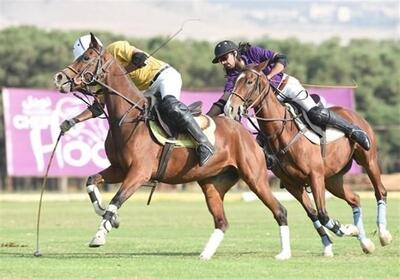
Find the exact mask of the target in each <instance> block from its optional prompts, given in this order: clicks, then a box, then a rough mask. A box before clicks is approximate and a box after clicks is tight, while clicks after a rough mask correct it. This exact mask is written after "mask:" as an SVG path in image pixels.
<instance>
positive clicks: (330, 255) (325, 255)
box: [324, 245, 333, 257]
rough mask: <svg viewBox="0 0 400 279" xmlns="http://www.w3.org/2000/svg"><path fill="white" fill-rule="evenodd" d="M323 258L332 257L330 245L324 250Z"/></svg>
mask: <svg viewBox="0 0 400 279" xmlns="http://www.w3.org/2000/svg"><path fill="white" fill-rule="evenodd" d="M324 257H333V250H332V245H328V246H326V247H325V248H324Z"/></svg>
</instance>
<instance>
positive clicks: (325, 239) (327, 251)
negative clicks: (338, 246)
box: [283, 182, 333, 257]
mask: <svg viewBox="0 0 400 279" xmlns="http://www.w3.org/2000/svg"><path fill="white" fill-rule="evenodd" d="M283 184H284V185H285V188H286V190H287V191H288V192H289V193H290V194H292V195H293V196H294V197H295V199H296V200H298V201H299V202H300V204H301V205H302V206H303V208H304V210H305V211H306V212H307V216H308V218H310V219H311V221H312V222H313V225H314V228H315V230H316V231H317V232H318V234H319V236H320V237H321V242H322V245H323V246H324V256H325V257H333V250H332V248H333V247H332V241H331V239H330V238H329V235H328V234H327V233H326V231H325V228H324V227H323V226H322V225H321V222H320V221H319V220H318V215H317V211H316V210H315V209H314V207H313V205H312V202H311V199H310V197H309V196H308V194H307V192H306V191H305V190H304V187H302V186H301V187H299V186H295V185H292V184H291V183H286V182H283Z"/></svg>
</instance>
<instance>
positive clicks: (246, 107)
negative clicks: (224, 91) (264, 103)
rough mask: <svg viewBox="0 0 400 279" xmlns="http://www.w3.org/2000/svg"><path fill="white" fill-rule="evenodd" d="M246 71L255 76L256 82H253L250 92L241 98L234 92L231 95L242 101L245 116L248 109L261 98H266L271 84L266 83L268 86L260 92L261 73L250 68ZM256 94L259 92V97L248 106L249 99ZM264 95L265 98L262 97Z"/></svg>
mask: <svg viewBox="0 0 400 279" xmlns="http://www.w3.org/2000/svg"><path fill="white" fill-rule="evenodd" d="M247 70H248V71H251V72H252V73H254V74H255V75H256V76H257V79H256V82H255V84H254V86H253V88H252V90H251V91H250V92H249V93H248V94H246V96H244V97H242V96H240V95H239V94H237V93H236V92H235V91H234V90H233V91H232V93H231V94H232V95H235V96H236V97H238V98H239V99H240V100H242V101H243V107H244V112H245V113H246V114H247V111H248V110H249V109H251V108H252V107H253V106H254V105H255V104H256V103H257V102H258V100H259V99H262V98H264V97H266V96H267V95H268V93H269V90H270V87H271V84H270V83H268V86H266V87H264V88H263V89H262V90H261V82H260V78H261V75H262V74H263V73H262V72H258V71H256V70H254V69H251V68H248V69H247ZM257 89H258V90H257ZM257 92H260V93H259V96H257V98H256V99H255V100H254V101H253V102H252V103H251V104H249V103H250V101H251V99H252V97H253V95H254V94H255V93H257ZM264 94H265V96H264Z"/></svg>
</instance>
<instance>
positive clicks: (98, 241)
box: [89, 231, 106, 248]
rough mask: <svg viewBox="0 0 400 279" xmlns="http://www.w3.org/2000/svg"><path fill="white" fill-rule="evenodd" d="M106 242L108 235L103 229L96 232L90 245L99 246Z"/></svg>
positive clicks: (92, 246)
mask: <svg viewBox="0 0 400 279" xmlns="http://www.w3.org/2000/svg"><path fill="white" fill-rule="evenodd" d="M104 244H106V236H105V234H104V233H103V232H102V231H99V232H97V233H96V235H95V236H94V237H93V239H92V241H90V243H89V247H91V248H97V247H100V246H103V245H104Z"/></svg>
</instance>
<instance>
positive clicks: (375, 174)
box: [355, 150, 393, 246]
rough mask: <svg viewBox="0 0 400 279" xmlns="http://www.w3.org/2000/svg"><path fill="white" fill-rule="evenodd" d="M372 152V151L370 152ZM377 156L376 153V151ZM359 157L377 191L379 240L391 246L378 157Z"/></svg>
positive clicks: (382, 243) (383, 244)
mask: <svg viewBox="0 0 400 279" xmlns="http://www.w3.org/2000/svg"><path fill="white" fill-rule="evenodd" d="M370 152H372V150H370ZM375 154H376V151H375ZM358 157H359V156H356V158H355V159H356V160H357V162H358V163H359V164H361V165H362V166H364V167H365V170H366V171H367V174H368V177H369V179H370V180H371V182H372V185H373V187H374V191H375V198H376V201H377V207H378V209H377V211H378V212H377V220H376V223H377V226H378V231H379V240H380V243H381V245H382V246H386V245H389V244H390V243H391V242H392V240H393V237H392V235H391V233H390V232H389V230H388V229H387V220H386V201H387V199H386V198H387V192H386V189H385V186H384V185H383V183H382V179H381V171H380V169H379V165H378V162H377V159H376V156H371V157H374V158H373V159H370V160H368V159H364V160H362V159H360V158H358Z"/></svg>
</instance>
